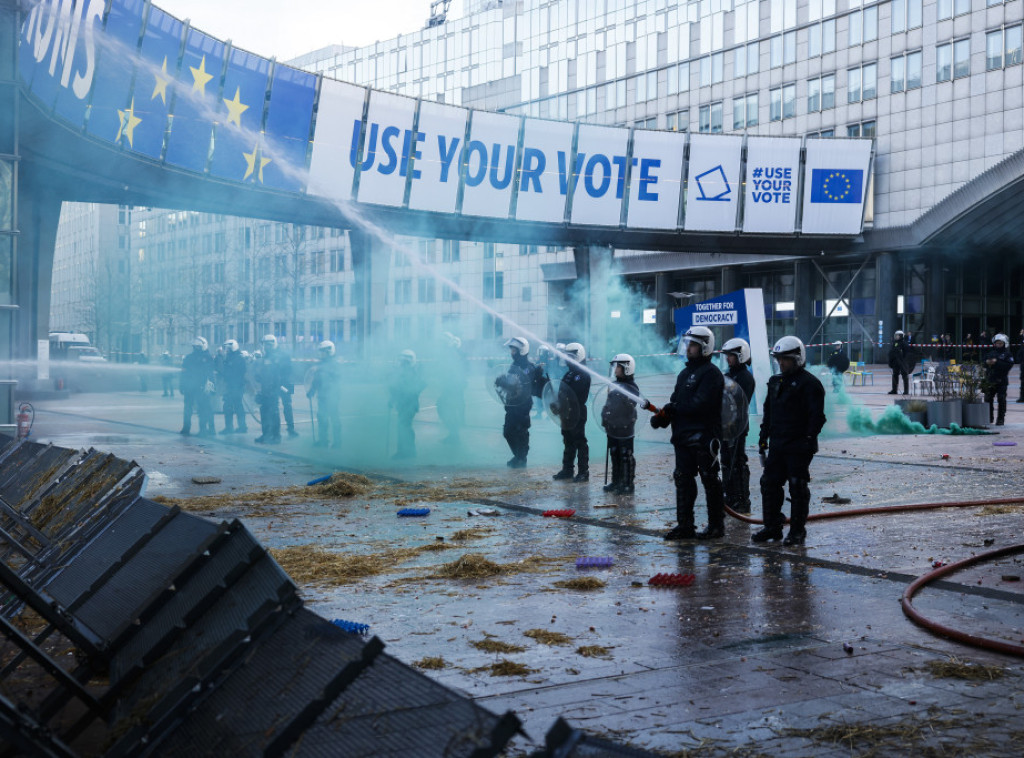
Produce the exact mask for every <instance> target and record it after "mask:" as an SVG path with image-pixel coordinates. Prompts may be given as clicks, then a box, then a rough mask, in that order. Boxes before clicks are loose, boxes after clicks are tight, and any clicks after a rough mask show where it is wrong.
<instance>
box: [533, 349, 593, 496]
mask: <svg viewBox="0 0 1024 758" xmlns="http://www.w3.org/2000/svg"><path fill="white" fill-rule="evenodd" d="M563 355H565V357H566V363H567V366H568V371H566V372H565V376H563V377H562V379H561V380H560V381H559V383H558V400H557V405H556V407H554V408H552V409H551V410H552V411H553V412H556V413H558V414H559V418H560V420H561V421H562V445H563V447H562V470H561V471H559V472H558V473H557V474H555V475H554V476H553V477H552V478H553V479H555V480H556V481H557V480H561V479H572V480H573V481H574V482H586V481H588V480H589V479H590V447H589V446H588V445H587V398H588V397H590V374H589V373H587V371H586V370H585V369H584V368H583V361H584V360H586V358H587V351H586V349H585V348H584V347H583V345H581V344H580V343H579V342H570V343H569V344H568V345H566V346H565V350H564V351H563ZM539 368H540V367H538V369H539ZM577 459H578V463H579V468H578V469H577V472H576V475H575V476H573V464H574V463H577Z"/></svg>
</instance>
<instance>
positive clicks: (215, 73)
mask: <svg viewBox="0 0 1024 758" xmlns="http://www.w3.org/2000/svg"><path fill="white" fill-rule="evenodd" d="M225 49H226V45H225V44H224V43H223V42H221V41H220V40H218V39H214V38H213V37H211V36H209V35H208V34H203V33H202V32H198V31H195V30H191V31H189V33H188V41H187V42H186V43H185V53H184V55H183V56H182V60H181V68H180V69H179V70H178V82H177V89H176V91H175V93H174V104H173V105H172V106H171V109H172V110H171V114H172V115H171V132H170V134H169V135H168V138H167V154H166V157H165V160H166V161H167V162H168V163H173V164H174V165H176V166H181V167H182V168H187V169H189V170H190V171H200V172H201V171H205V170H206V161H207V159H208V158H209V157H210V137H211V135H212V133H213V123H214V120H215V119H216V118H218V114H219V113H221V112H222V111H223V109H224V107H223V103H221V101H220V75H221V70H222V69H223V67H224V51H225Z"/></svg>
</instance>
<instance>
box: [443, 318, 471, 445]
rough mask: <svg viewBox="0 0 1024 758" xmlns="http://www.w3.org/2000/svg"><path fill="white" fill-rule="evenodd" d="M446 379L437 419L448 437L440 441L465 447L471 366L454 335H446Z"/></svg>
mask: <svg viewBox="0 0 1024 758" xmlns="http://www.w3.org/2000/svg"><path fill="white" fill-rule="evenodd" d="M443 336H444V338H445V341H446V350H445V353H444V376H443V378H442V380H441V382H442V384H441V393H440V394H439V395H438V397H437V415H438V418H440V420H441V423H442V424H444V426H445V429H447V430H448V436H447V437H445V438H444V439H443V440H441V443H442V444H445V445H459V444H461V443H462V427H464V426H465V425H466V384H467V382H468V375H469V365H468V364H467V362H466V355H465V353H464V352H463V351H462V340H461V339H459V338H458V337H456V336H455V335H454V334H452V333H451V332H445V333H444V335H443Z"/></svg>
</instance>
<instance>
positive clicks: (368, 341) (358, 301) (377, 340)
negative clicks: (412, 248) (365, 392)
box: [348, 230, 392, 358]
mask: <svg viewBox="0 0 1024 758" xmlns="http://www.w3.org/2000/svg"><path fill="white" fill-rule="evenodd" d="M348 238H349V243H350V244H351V246H352V272H353V274H354V275H355V281H354V283H353V285H352V300H353V304H354V305H355V306H356V319H355V325H354V327H353V330H352V337H353V339H355V340H358V341H359V352H360V355H361V356H362V357H363V358H371V357H373V355H374V352H375V351H374V346H375V345H385V344H387V342H388V340H387V333H388V330H387V321H386V319H385V305H386V303H387V288H388V271H389V269H390V266H391V254H392V251H391V249H390V248H388V247H387V246H385V245H384V244H383V243H382V242H381V241H380V240H379V239H377V238H376V237H374V236H373V235H372V234H368V233H366V232H363V231H356V230H351V231H349V234H348Z"/></svg>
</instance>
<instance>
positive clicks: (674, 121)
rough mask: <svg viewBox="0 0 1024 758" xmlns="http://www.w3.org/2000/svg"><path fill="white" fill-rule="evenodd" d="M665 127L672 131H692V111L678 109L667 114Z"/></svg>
mask: <svg viewBox="0 0 1024 758" xmlns="http://www.w3.org/2000/svg"><path fill="white" fill-rule="evenodd" d="M665 128H666V129H668V130H669V131H670V132H688V131H690V111H689V110H685V111H677V112H676V113H667V114H665Z"/></svg>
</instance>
